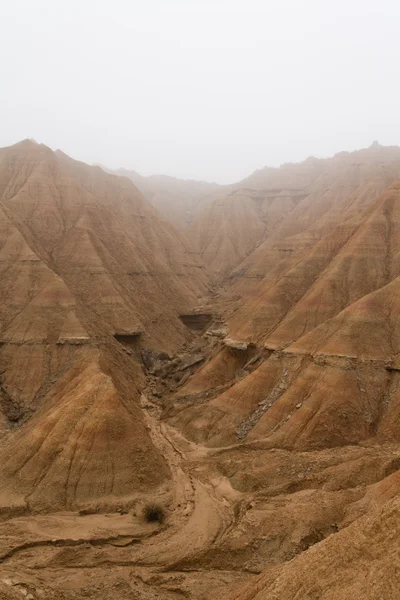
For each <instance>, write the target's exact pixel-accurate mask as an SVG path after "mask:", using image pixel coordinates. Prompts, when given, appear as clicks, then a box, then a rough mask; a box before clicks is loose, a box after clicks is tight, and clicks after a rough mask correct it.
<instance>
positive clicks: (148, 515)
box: [143, 502, 165, 523]
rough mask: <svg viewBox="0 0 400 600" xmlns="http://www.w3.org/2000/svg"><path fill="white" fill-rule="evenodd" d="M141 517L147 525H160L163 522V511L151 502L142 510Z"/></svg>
mask: <svg viewBox="0 0 400 600" xmlns="http://www.w3.org/2000/svg"><path fill="white" fill-rule="evenodd" d="M143 517H144V520H145V521H147V523H155V522H158V523H162V522H163V521H164V520H165V510H164V509H163V507H162V506H160V505H159V504H156V503H153V502H152V503H151V504H146V506H145V507H144V508H143Z"/></svg>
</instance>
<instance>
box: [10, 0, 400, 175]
mask: <svg viewBox="0 0 400 600" xmlns="http://www.w3.org/2000/svg"><path fill="white" fill-rule="evenodd" d="M0 23H1V35H0V52H1V59H0V82H1V93H0V108H1V128H0V145H1V146H5V145H9V144H11V143H14V142H16V141H19V140H20V139H23V138H26V137H32V138H35V139H36V140H37V141H41V142H44V143H46V144H48V145H49V146H51V147H52V148H54V149H55V148H61V149H63V150H64V151H65V152H67V153H68V154H71V155H72V156H74V157H75V158H79V159H81V160H84V161H86V162H89V163H92V162H100V163H104V164H106V165H109V166H111V167H120V166H124V167H127V168H132V169H135V170H137V171H139V172H141V173H142V174H145V175H146V174H151V173H166V174H169V175H175V176H178V177H185V178H199V179H207V180H215V181H218V182H231V181H234V180H238V179H241V178H242V177H244V176H246V175H248V174H249V173H250V172H251V171H253V170H255V169H256V168H260V167H262V166H264V165H266V164H269V165H278V164H280V163H282V162H287V161H297V160H301V159H303V158H306V157H307V156H309V155H310V154H314V155H316V156H327V155H330V154H332V153H335V152H336V151H339V150H342V149H347V150H351V149H355V148H358V147H362V146H366V145H369V144H370V143H371V142H372V140H374V139H378V140H379V141H380V142H381V143H382V144H399V143H400V117H399V104H400V102H399V101H400V94H399V88H400V83H399V59H400V36H399V28H400V2H398V1H396V0H380V1H375V0H374V1H372V0H335V1H331V2H328V1H326V0H325V1H324V0H301V1H300V0H274V1H272V0H112V1H111V0H80V1H78V0H68V1H65V2H61V1H60V0H3V1H2V2H1V7H0Z"/></svg>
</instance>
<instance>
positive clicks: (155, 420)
mask: <svg viewBox="0 0 400 600" xmlns="http://www.w3.org/2000/svg"><path fill="white" fill-rule="evenodd" d="M142 408H143V412H144V415H145V420H146V425H147V427H148V428H149V433H150V436H151V438H152V441H153V444H154V445H155V446H156V447H157V448H158V449H159V450H160V452H161V453H162V454H163V456H164V457H165V459H166V460H167V462H168V464H169V467H170V469H171V474H172V480H173V488H174V501H173V514H172V515H171V518H170V524H169V526H168V528H167V529H166V530H165V531H163V532H161V533H160V534H159V535H157V536H154V537H152V538H150V539H148V540H146V541H145V542H144V544H143V550H142V552H140V556H138V557H137V560H138V562H139V563H142V564H143V563H144V562H145V563H147V564H157V565H164V566H167V565H169V566H171V565H173V564H175V563H177V562H179V561H181V560H183V559H186V558H188V557H193V556H195V555H196V554H197V553H199V552H201V551H204V550H205V549H207V548H208V547H210V546H211V545H212V544H214V543H215V542H216V541H217V540H219V539H220V538H221V537H222V536H223V535H224V533H225V531H226V530H227V529H228V528H229V527H230V525H231V524H232V522H233V512H232V509H231V506H230V504H229V502H228V501H227V500H226V498H224V497H223V496H221V494H220V493H219V492H218V491H216V487H218V486H215V485H213V483H211V482H210V483H209V484H204V483H202V482H200V481H199V480H198V479H196V478H195V477H193V475H192V474H191V473H190V472H187V471H186V469H187V465H185V461H186V455H185V452H184V451H183V450H181V449H180V448H179V447H178V446H177V445H176V438H175V439H174V437H175V436H173V434H172V433H171V431H170V428H169V427H168V426H167V425H166V424H165V423H162V422H161V420H160V418H159V410H158V407H157V406H155V405H154V404H152V403H151V402H150V401H149V400H148V399H147V397H146V396H145V395H143V396H142ZM185 442H186V441H185ZM187 444H188V447H190V446H189V442H187Z"/></svg>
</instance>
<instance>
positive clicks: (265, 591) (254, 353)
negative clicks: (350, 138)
mask: <svg viewBox="0 0 400 600" xmlns="http://www.w3.org/2000/svg"><path fill="white" fill-rule="evenodd" d="M397 180H400V149H398V148H383V147H380V146H377V145H374V146H372V147H371V148H369V149H366V150H362V151H359V152H356V153H351V154H349V153H341V154H339V155H337V156H335V157H334V158H332V159H327V160H317V159H308V160H307V161H305V162H304V163H302V164H299V165H285V166H283V167H281V168H280V169H264V170H261V171H259V172H257V173H255V174H253V175H252V176H250V177H249V178H248V179H247V180H245V181H244V182H241V183H240V184H238V185H236V186H229V187H227V188H225V189H224V190H219V192H218V194H220V196H219V197H218V198H217V199H216V200H215V201H214V202H210V204H209V206H208V207H205V208H204V212H203V214H202V215H199V217H198V219H197V220H196V222H195V223H193V224H192V226H191V229H190V231H189V235H187V236H186V237H184V236H183V234H179V233H178V232H177V230H176V229H175V228H174V227H173V225H170V224H168V223H167V221H166V220H163V219H161V218H160V217H159V216H158V213H157V212H156V211H155V210H154V208H152V207H151V206H150V204H149V203H148V202H147V201H146V199H145V198H144V196H143V195H142V194H141V192H139V190H138V189H137V188H136V187H135V186H134V185H133V183H132V181H130V180H129V179H128V178H126V177H119V176H115V175H111V174H107V173H105V172H104V171H103V170H101V169H100V168H98V167H89V166H87V165H84V164H82V163H78V162H76V161H73V160H72V159H71V158H69V157H67V156H65V155H64V154H63V153H62V152H57V153H54V152H52V151H51V150H50V149H49V148H47V147H45V146H42V145H38V144H35V143H33V142H30V141H25V142H22V143H21V144H18V145H16V146H13V147H11V148H5V149H1V150H0V269H1V274H2V283H3V285H2V286H1V288H0V294H1V303H0V372H1V376H0V377H1V380H0V515H1V520H0V599H3V598H4V599H7V600H16V599H22V598H27V599H28V600H38V599H46V600H47V599H50V600H77V599H78V598H79V599H81V598H93V599H95V598H96V600H102V599H104V600H106V599H107V600H117V599H118V600H120V599H123V600H125V599H126V600H128V599H139V598H140V599H141V598H143V599H145V600H152V599H156V598H158V599H168V600H169V599H171V600H172V599H178V598H188V599H193V600H206V599H207V600H208V599H211V600H213V599H215V600H216V599H218V600H220V599H221V598H227V599H230V600H233V599H235V600H270V599H274V600H311V599H312V600H347V599H349V598H353V597H354V595H358V596H359V597H362V598H365V599H366V600H383V599H384V600H392V599H397V598H398V589H399V584H400V580H399V579H400V577H399V573H400V563H399V550H400V547H399V542H398V538H399V523H400V512H399V497H400V496H399V494H400V474H399V468H400V443H399V442H400V426H399V415H400V408H399V406H400V404H399V400H400V395H399V389H400V379H399V372H400V301H399V297H400V296H399V292H400V289H399V286H400V283H399V282H400V258H399V257H400V183H399V182H398V181H397ZM222 194H223V195H222ZM166 197H167V196H165V198H166ZM188 201H189V200H188ZM175 206H177V205H175ZM174 210H175V209H174ZM184 210H186V209H184ZM172 212H173V211H172ZM178 212H179V211H178ZM180 218H181V219H182V221H181V222H182V223H183V221H184V220H185V218H186V217H184V216H183V215H182V213H181V216H180ZM171 220H172V221H175V220H176V215H175V216H173V217H171ZM199 254H201V256H202V258H201V256H199ZM202 259H203V260H204V262H205V263H206V266H204V264H203V263H202ZM211 284H212V285H211ZM151 502H155V503H156V504H158V505H159V506H161V507H162V509H163V511H164V515H165V518H164V520H163V521H162V522H147V521H146V519H145V518H144V516H143V514H144V513H143V509H144V508H145V507H146V506H147V505H148V504H149V503H151Z"/></svg>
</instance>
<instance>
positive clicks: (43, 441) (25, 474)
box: [0, 140, 206, 511]
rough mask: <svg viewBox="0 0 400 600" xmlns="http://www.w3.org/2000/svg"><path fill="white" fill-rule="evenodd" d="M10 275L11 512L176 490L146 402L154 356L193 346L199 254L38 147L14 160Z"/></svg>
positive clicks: (2, 219) (4, 330)
mask: <svg viewBox="0 0 400 600" xmlns="http://www.w3.org/2000/svg"><path fill="white" fill-rule="evenodd" d="M0 270H1V277H2V286H1V291H0V294H1V303H0V304H1V307H0V370H1V381H0V414H1V418H0V431H1V444H0V457H1V459H0V462H1V467H0V468H1V476H0V482H1V483H0V498H1V505H2V507H3V510H11V511H15V510H18V511H20V510H27V509H28V508H44V509H49V508H52V509H53V510H55V509H58V508H63V507H74V506H82V505H85V504H86V503H88V502H89V503H90V502H103V503H104V502H111V503H112V502H115V501H116V499H127V500H129V498H132V497H134V496H135V494H138V493H143V492H148V491H149V490H150V489H154V488H155V487H157V486H159V485H160V484H162V483H163V482H165V481H167V480H168V478H169V477H170V472H169V469H168V466H167V465H166V463H165V460H164V458H163V457H162V455H161V454H160V452H159V450H158V449H156V448H155V447H154V446H153V444H152V443H151V440H150V438H149V435H148V431H147V429H146V426H145V424H144V422H143V418H142V413H141V409H140V407H139V405H138V400H139V398H140V393H141V389H142V387H143V384H144V380H145V377H144V372H143V367H142V356H144V354H145V355H146V356H148V357H149V356H151V353H153V354H154V355H155V354H156V353H157V352H161V351H164V352H165V351H167V352H172V353H173V352H175V351H176V350H177V349H179V348H180V347H181V346H182V344H184V343H185V342H187V341H189V340H190V339H191V335H192V334H191V333H190V331H189V330H188V329H187V328H186V327H185V326H184V325H183V323H182V322H181V321H180V319H179V314H180V313H181V312H187V311H189V310H190V309H191V307H193V306H194V305H195V304H197V302H198V300H199V298H200V297H201V296H202V295H203V294H204V293H205V291H206V274H205V272H204V269H203V268H202V266H201V265H200V264H199V263H198V262H196V259H195V257H194V255H193V254H191V253H190V252H189V250H188V248H187V242H186V241H185V240H184V239H183V238H181V237H180V236H179V234H178V233H177V232H176V231H175V230H174V229H173V228H172V226H170V225H169V224H167V223H166V222H163V221H161V220H160V219H159V217H158V216H157V214H156V213H155V211H154V209H153V208H152V207H151V206H149V205H148V203H147V202H146V200H145V199H144V198H143V196H142V195H141V194H140V192H139V191H138V190H137V189H136V188H135V187H134V185H133V184H132V182H131V181H129V180H128V179H126V178H123V177H117V176H111V175H107V174H105V173H104V172H103V171H102V170H101V169H99V168H92V167H88V166H87V165H84V164H83V163H78V162H76V161H73V160H72V159H70V158H69V157H67V156H66V155H63V154H62V153H60V152H58V153H57V154H55V153H53V152H52V151H51V150H50V149H49V148H47V147H46V146H43V145H38V144H36V143H34V142H31V141H29V140H27V141H25V142H22V143H20V144H17V145H16V146H13V147H10V148H3V149H1V150H0ZM114 336H115V338H116V339H115V338H114ZM143 353H144V354H143Z"/></svg>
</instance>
